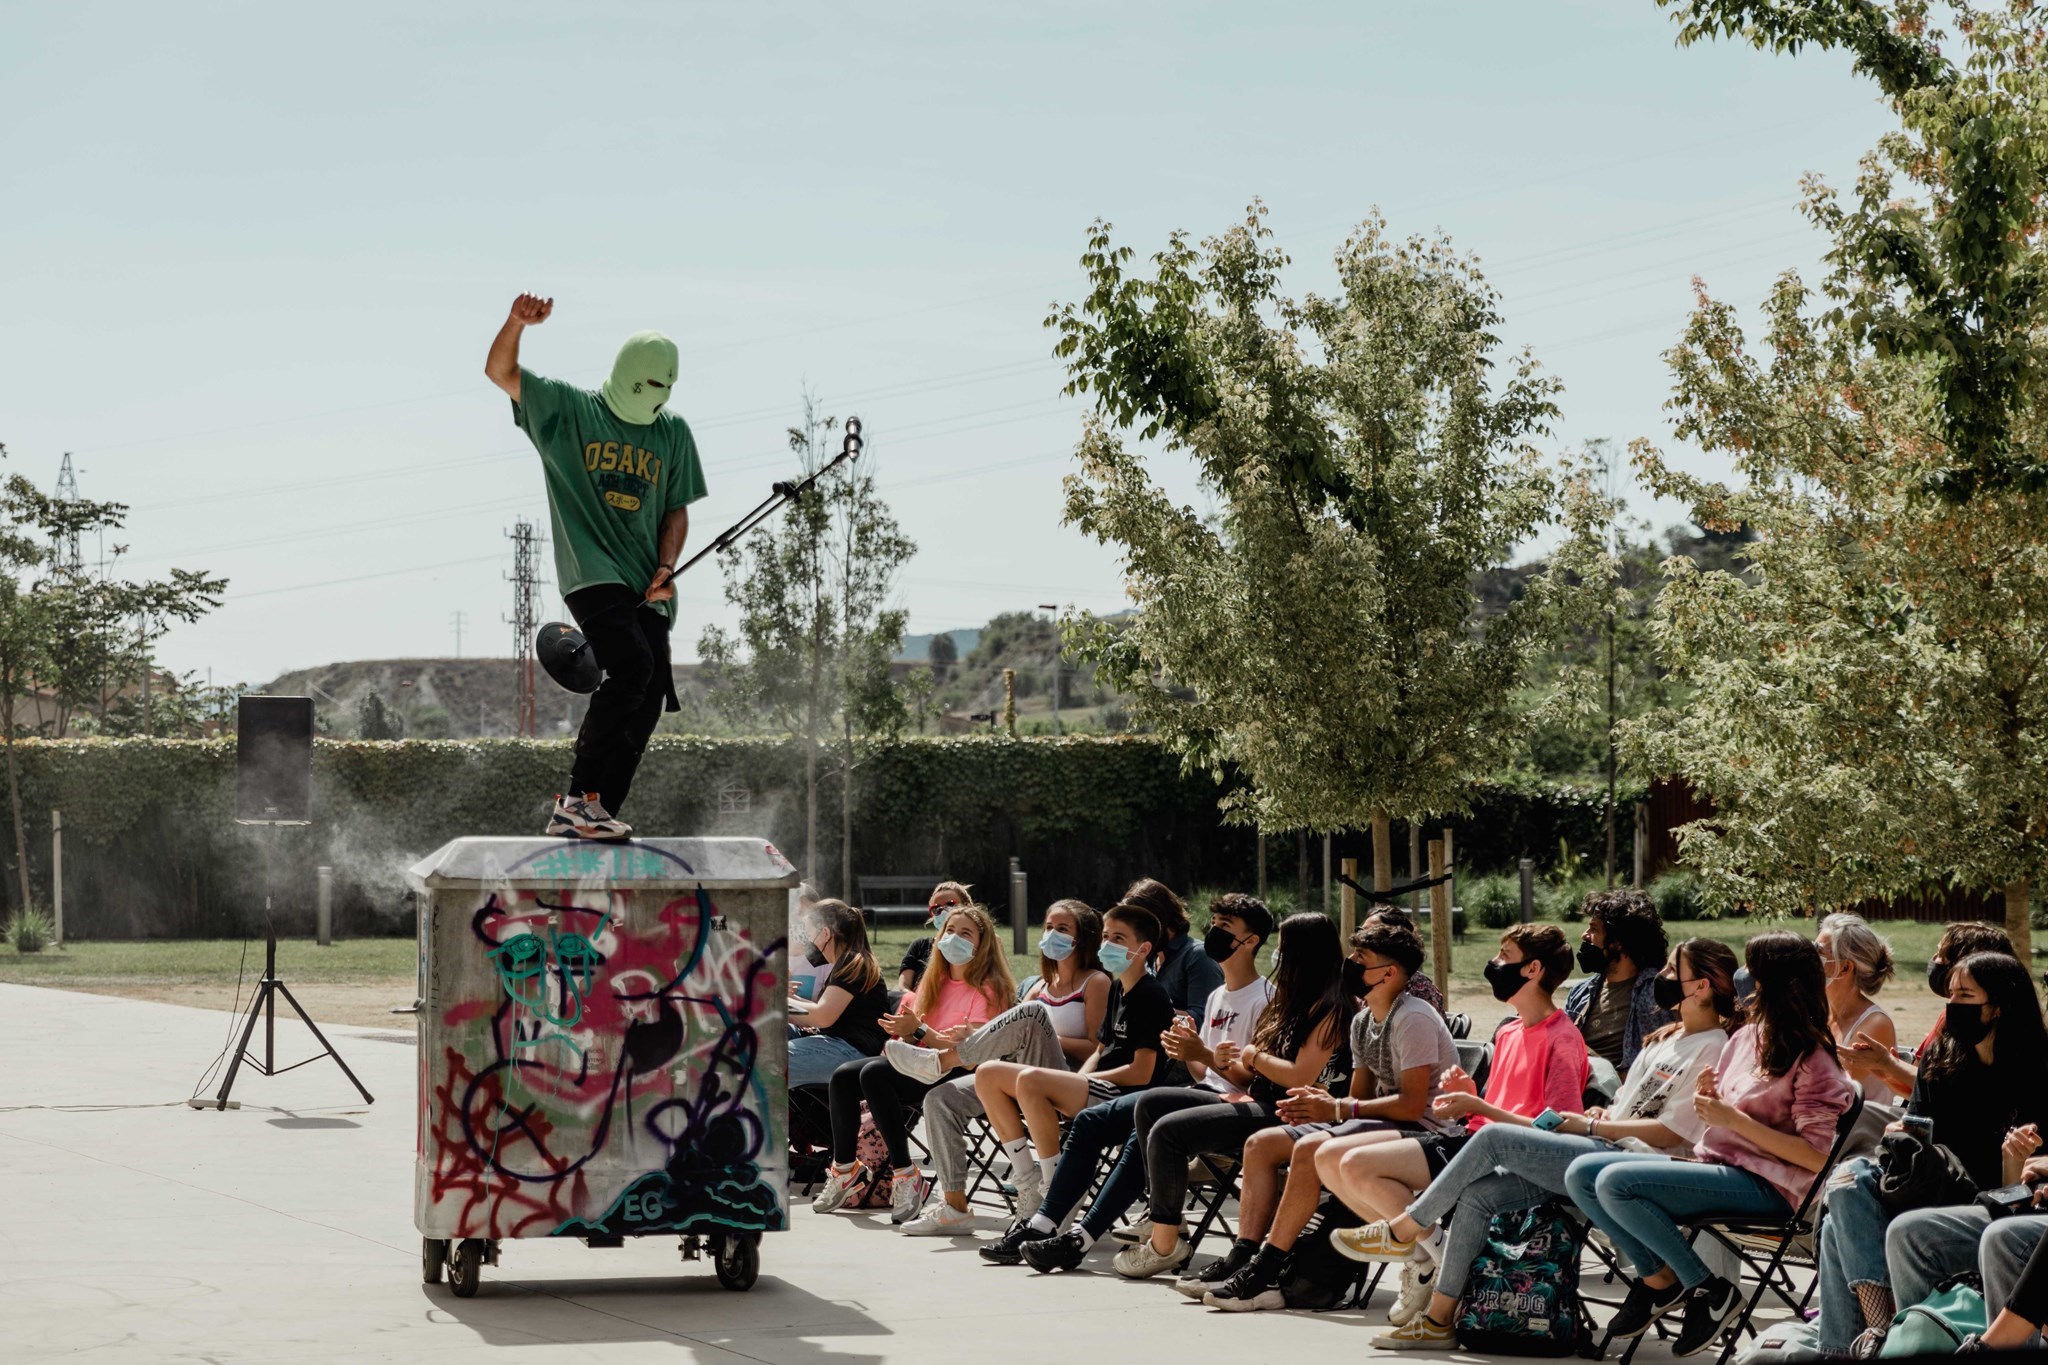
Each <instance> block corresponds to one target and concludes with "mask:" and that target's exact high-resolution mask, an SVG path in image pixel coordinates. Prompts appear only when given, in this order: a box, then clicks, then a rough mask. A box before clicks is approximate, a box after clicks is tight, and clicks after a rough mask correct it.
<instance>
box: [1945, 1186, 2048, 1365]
mask: <svg viewBox="0 0 2048 1365" xmlns="http://www.w3.org/2000/svg"><path fill="white" fill-rule="evenodd" d="M2044 1196H2048V1191H2037V1192H2036V1194H2035V1200H2036V1204H2035V1206H2036V1207H2037V1208H2038V1207H2040V1201H2041V1200H2042V1198H2043V1197H2044ZM2010 1222H2012V1223H2018V1224H2029V1223H2031V1224H2036V1225H2039V1224H2044V1223H2048V1218H2015V1219H2011V1220H2010ZM2041 1248H2042V1243H2041V1241H2040V1240H2039V1238H2038V1237H2037V1238H2036V1239H2035V1240H2034V1244H2033V1250H2032V1251H2031V1252H2029V1253H2028V1255H2027V1258H2026V1264H2025V1265H2024V1266H2023V1267H2022V1268H2021V1270H2020V1273H2019V1278H2018V1279H2017V1280H2016V1281H2015V1280H2009V1279H2006V1278H2005V1277H2003V1276H2001V1275H1998V1274H1997V1273H1995V1272H1994V1271H1993V1270H1992V1268H1991V1267H1990V1266H1989V1265H1988V1264H1987V1265H1986V1267H1985V1275H1984V1302H1985V1306H1986V1308H1987V1309H1988V1310H1989V1311H1990V1313H1991V1315H1992V1316H1991V1325H1990V1326H1989V1327H1987V1328H1986V1329H1985V1331H1984V1333H1983V1334H1982V1335H1981V1336H1966V1337H1964V1338H1963V1340H1962V1342H1961V1344H1960V1345H1958V1346H1957V1347H1956V1354H1957V1355H1969V1354H1972V1353H1974V1352H1977V1351H2021V1350H2026V1349H2027V1348H2029V1347H2036V1348H2038V1347H2039V1346H2040V1345H2041V1341H2040V1336H2041V1328H2042V1325H2043V1324H2044V1323H2048V1252H2044V1251H2043V1250H2042V1249H2041Z"/></svg>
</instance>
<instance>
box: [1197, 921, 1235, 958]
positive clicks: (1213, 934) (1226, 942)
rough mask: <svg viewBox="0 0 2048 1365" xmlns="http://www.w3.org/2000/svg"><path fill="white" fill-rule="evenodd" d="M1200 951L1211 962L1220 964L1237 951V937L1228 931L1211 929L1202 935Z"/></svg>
mask: <svg viewBox="0 0 2048 1365" xmlns="http://www.w3.org/2000/svg"><path fill="white" fill-rule="evenodd" d="M1202 951H1203V952H1205V953H1207V954H1208V955H1209V958H1210V960H1211V961H1213V962H1221V961H1223V959H1224V958H1226V957H1229V956H1230V955H1231V954H1232V953H1234V952H1236V951H1237V936H1236V935H1235V934H1232V933H1231V932H1230V931H1229V930H1228V929H1223V928H1215V927H1212V928H1211V929H1210V930H1209V932H1208V933H1206V934H1204V935H1202Z"/></svg>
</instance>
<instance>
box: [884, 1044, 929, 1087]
mask: <svg viewBox="0 0 2048 1365" xmlns="http://www.w3.org/2000/svg"><path fill="white" fill-rule="evenodd" d="M882 1056H883V1057H885V1058H887V1059H888V1062H889V1065H890V1066H893V1067H895V1068H896V1069H897V1070H898V1071H900V1072H902V1073H903V1074H904V1075H906V1076H908V1077H910V1079H911V1080H913V1081H923V1082H924V1083H925V1084H926V1085H934V1084H936V1083H937V1082H938V1079H939V1054H938V1053H937V1052H935V1051H933V1050H932V1049H931V1048H928V1047H919V1046H918V1045H917V1044H915V1043H906V1042H904V1041H903V1040H902V1039H901V1038H891V1039H890V1040H889V1041H888V1042H886V1043H883V1044H882Z"/></svg>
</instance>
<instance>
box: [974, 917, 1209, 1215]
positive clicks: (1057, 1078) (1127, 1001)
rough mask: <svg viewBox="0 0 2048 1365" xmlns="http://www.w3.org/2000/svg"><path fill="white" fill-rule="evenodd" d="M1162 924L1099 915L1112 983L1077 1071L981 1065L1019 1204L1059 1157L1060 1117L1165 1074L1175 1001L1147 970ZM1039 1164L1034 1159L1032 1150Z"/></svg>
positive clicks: (1027, 1204) (1033, 1202)
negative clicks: (1166, 1037) (1165, 1039)
mask: <svg viewBox="0 0 2048 1365" xmlns="http://www.w3.org/2000/svg"><path fill="white" fill-rule="evenodd" d="M1159 936H1160V929H1159V921H1158V920H1157V919H1156V918H1154V917H1153V915H1152V914H1151V912H1150V911H1147V910H1144V909H1142V908H1140V907H1138V906H1134V905H1116V906H1112V907H1111V908H1110V910H1109V911H1108V913H1106V914H1105V915H1103V917H1102V946H1101V947H1100V948H1099V949H1098V950H1097V956H1098V959H1099V960H1100V961H1101V963H1102V969H1103V970H1104V971H1106V972H1108V973H1109V974H1110V976H1111V978H1112V981H1111V984H1110V988H1109V1008H1108V1010H1107V1011H1106V1012H1105V1013H1104V1015H1103V1018H1102V1028H1101V1031H1100V1032H1098V1033H1097V1034H1096V1043H1097V1046H1096V1049H1095V1052H1094V1055H1092V1056H1091V1057H1089V1058H1088V1060H1087V1061H1085V1062H1083V1063H1081V1069H1080V1070H1079V1071H1067V1070H1065V1069H1063V1068H1057V1067H1041V1066H1020V1065H1018V1064H1017V1063H1015V1062H984V1063H982V1064H981V1066H979V1067H977V1068H976V1069H975V1072H974V1093H975V1094H976V1095H978V1096H979V1097H980V1099H981V1106H982V1109H983V1110H984V1112H986V1113H987V1115H988V1121H989V1126H990V1127H991V1128H993V1129H995V1134H996V1137H997V1138H998V1139H999V1140H1001V1142H1002V1144H1003V1151H1004V1152H1005V1153H1006V1154H1008V1156H1009V1158H1010V1169H1011V1171H1012V1172H1013V1176H1014V1179H1015V1180H1016V1183H1017V1207H1018V1208H1020V1209H1025V1208H1036V1207H1038V1202H1039V1199H1040V1197H1041V1196H1042V1195H1043V1194H1044V1191H1045V1182H1046V1181H1047V1180H1048V1179H1050V1178H1051V1175H1052V1168H1053V1165H1054V1163H1056V1162H1057V1161H1058V1160H1059V1154H1060V1118H1061V1117H1062V1116H1063V1115H1064V1116H1069V1117H1071V1116H1072V1115H1075V1114H1078V1113H1080V1112H1081V1111H1082V1110H1083V1109H1086V1108H1087V1107H1088V1106H1090V1105H1093V1104H1103V1103H1106V1102H1108V1101H1110V1100H1114V1099H1116V1098H1118V1097H1119V1096H1121V1095H1124V1094H1127V1093H1129V1092H1130V1091H1133V1090H1142V1089H1144V1088H1145V1087H1146V1086H1148V1085H1150V1084H1152V1082H1153V1080H1154V1078H1155V1077H1157V1076H1159V1075H1160V1074H1161V1073H1162V1070H1163V1068H1162V1067H1161V1064H1160V1045H1159V1036H1160V1035H1161V1034H1162V1033H1164V1032H1166V1030H1167V1029H1169V1028H1171V1027H1172V1026H1173V1001H1172V1000H1171V999H1169V998H1168V997H1167V994H1166V991H1165V989H1164V988H1162V987H1161V986H1160V984H1159V983H1158V982H1157V981H1155V980H1154V979H1153V978H1152V977H1151V975H1150V974H1148V973H1147V972H1146V970H1145V964H1146V963H1147V962H1149V961H1151V959H1152V949H1153V946H1154V945H1155V944H1156V943H1158V941H1159ZM1034 1151H1035V1153H1036V1157H1037V1159H1036V1160H1035V1161H1034V1160H1033V1153H1034Z"/></svg>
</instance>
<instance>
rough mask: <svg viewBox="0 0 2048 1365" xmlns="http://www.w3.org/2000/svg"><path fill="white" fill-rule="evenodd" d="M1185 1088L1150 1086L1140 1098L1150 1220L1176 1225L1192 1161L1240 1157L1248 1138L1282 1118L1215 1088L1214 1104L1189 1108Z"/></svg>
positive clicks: (1140, 1134)
mask: <svg viewBox="0 0 2048 1365" xmlns="http://www.w3.org/2000/svg"><path fill="white" fill-rule="evenodd" d="M1188 1093H1189V1092H1187V1091H1185V1090H1178V1089H1169V1090H1148V1091H1146V1092H1145V1094H1144V1095H1143V1096H1141V1097H1140V1098H1139V1100H1138V1113H1137V1128H1138V1142H1139V1143H1140V1144H1141V1145H1142V1147H1143V1149H1144V1152H1145V1175H1146V1178H1147V1180H1148V1181H1149V1182H1150V1185H1151V1191H1152V1197H1151V1210H1150V1212H1151V1216H1152V1221H1153V1222H1154V1223H1156V1224H1158V1225H1159V1226H1161V1227H1169V1228H1170V1227H1178V1226H1179V1225H1180V1219H1181V1214H1183V1213H1184V1212H1186V1210H1187V1205H1188V1161H1189V1160H1190V1159H1191V1158H1194V1157H1198V1156H1203V1155H1205V1154H1207V1153H1210V1152H1226V1153H1229V1154H1231V1155H1238V1154H1241V1153H1242V1152H1243V1151H1244V1144H1245V1140H1246V1139H1247V1138H1249V1137H1250V1136H1251V1135H1252V1134H1253V1133H1256V1132H1258V1131H1259V1130H1260V1129H1262V1128H1271V1127H1273V1126H1275V1125H1276V1124H1278V1123H1279V1122H1280V1119H1279V1116H1278V1115H1276V1114H1275V1113H1274V1112H1273V1110H1272V1109H1271V1108H1270V1107H1268V1106H1267V1105H1264V1104H1261V1103H1259V1102H1258V1101H1257V1100H1225V1099H1224V1098H1223V1097H1222V1096H1221V1095H1218V1094H1216V1092H1215V1091H1213V1090H1211V1091H1208V1092H1206V1093H1208V1094H1210V1095H1212V1096H1214V1097H1215V1103H1213V1104H1197V1105H1195V1106H1194V1107H1193V1108H1189V1107H1188V1104H1187V1096H1188Z"/></svg>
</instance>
